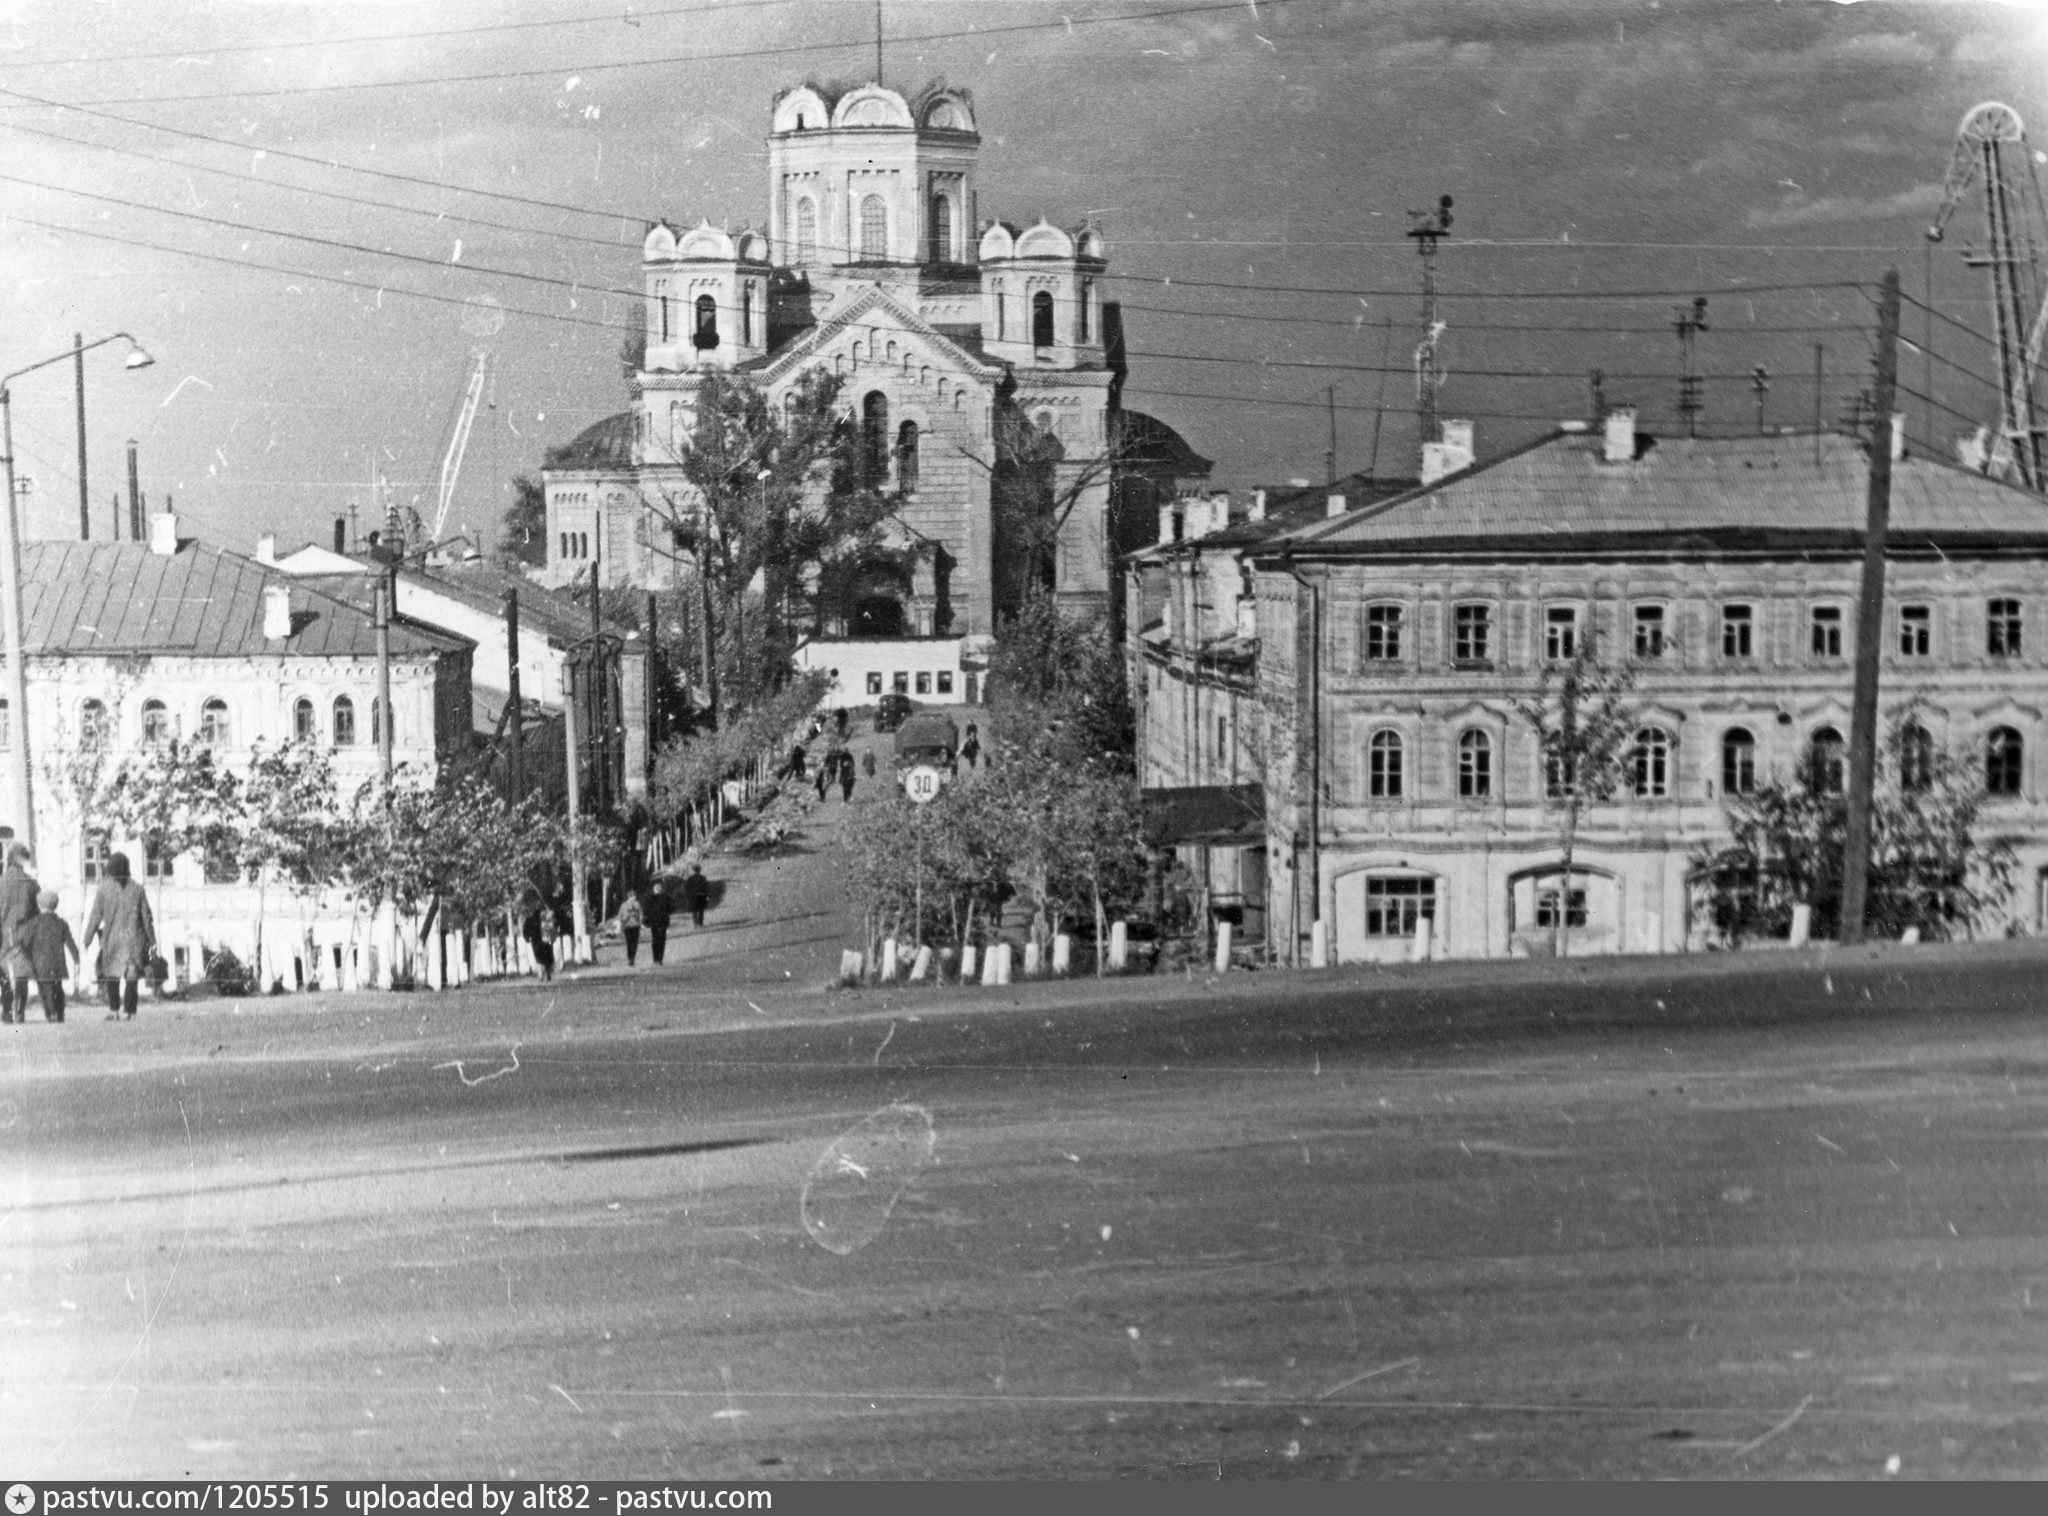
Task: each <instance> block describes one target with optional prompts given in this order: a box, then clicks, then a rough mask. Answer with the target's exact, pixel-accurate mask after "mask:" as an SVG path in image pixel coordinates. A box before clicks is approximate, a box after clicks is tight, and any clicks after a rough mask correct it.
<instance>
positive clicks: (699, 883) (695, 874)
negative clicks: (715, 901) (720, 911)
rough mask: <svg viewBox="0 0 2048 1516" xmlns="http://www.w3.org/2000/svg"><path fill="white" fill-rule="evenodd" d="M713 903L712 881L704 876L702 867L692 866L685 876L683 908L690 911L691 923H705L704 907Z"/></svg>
mask: <svg viewBox="0 0 2048 1516" xmlns="http://www.w3.org/2000/svg"><path fill="white" fill-rule="evenodd" d="M710 903H711V881H710V880H709V879H706V878H705V877H704V870H703V869H702V868H692V869H691V870H690V872H689V873H688V874H687V875H685V876H684V878H683V909H685V910H687V911H688V912H689V913H690V924H691V925H693V926H702V925H703V924H704V907H705V906H707V905H709V904H710Z"/></svg>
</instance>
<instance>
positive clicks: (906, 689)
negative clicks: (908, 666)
mask: <svg viewBox="0 0 2048 1516" xmlns="http://www.w3.org/2000/svg"><path fill="white" fill-rule="evenodd" d="M889 682H890V684H891V685H892V686H893V687H894V688H895V691H896V693H897V694H899V695H907V694H909V693H910V674H909V672H908V671H907V670H906V671H904V672H901V673H898V674H896V675H895V676H894V677H892V678H891V679H890V681H889Z"/></svg>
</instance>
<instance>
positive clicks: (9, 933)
mask: <svg viewBox="0 0 2048 1516" xmlns="http://www.w3.org/2000/svg"><path fill="white" fill-rule="evenodd" d="M33 861H34V860H33V859H32V858H31V857H30V856H29V851H28V845H27V844H26V843H21V842H17V843H15V844H14V845H13V846H11V847H9V848H8V849H7V868H6V870H5V871H4V872H0V964H4V962H5V960H6V958H7V956H8V950H9V948H10V947H11V946H12V945H13V942H14V934H15V933H16V932H17V931H19V930H20V929H21V928H22V927H23V926H25V925H26V924H27V923H28V922H29V921H30V920H31V919H32V918H33V917H34V916H35V913H36V895H37V894H38V893H39V892H40V891H41V889H42V886H41V885H39V884H37V883H36V881H35V879H34V877H33V876H31V875H30V873H29V871H28V866H29V864H30V863H32V862H33ZM16 1019H17V1017H16V1016H15V1005H14V976H13V975H12V974H9V973H5V972H0V1023H4V1022H9V1021H14V1020H16ZM18 1019H19V1020H21V1021H23V1022H26V1021H27V1020H28V1001H27V1000H26V999H24V1000H23V1001H22V1003H21V1014H20V1017H19V1018H18Z"/></svg>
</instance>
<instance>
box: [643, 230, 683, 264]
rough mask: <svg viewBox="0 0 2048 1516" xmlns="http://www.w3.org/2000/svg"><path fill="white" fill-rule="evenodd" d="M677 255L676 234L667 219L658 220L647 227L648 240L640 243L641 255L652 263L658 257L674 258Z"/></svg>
mask: <svg viewBox="0 0 2048 1516" xmlns="http://www.w3.org/2000/svg"><path fill="white" fill-rule="evenodd" d="M675 255H676V234H675V231H674V229H673V228H672V227H670V226H669V224H668V223H667V222H666V221H657V222H655V223H654V225H652V226H650V227H649V228H648V229H647V240H646V241H645V242H643V243H642V244H641V245H640V256H641V257H642V258H644V259H646V260H647V261H648V262H650V263H652V262H653V261H654V260H655V259H657V258H673V257H674V256H675Z"/></svg>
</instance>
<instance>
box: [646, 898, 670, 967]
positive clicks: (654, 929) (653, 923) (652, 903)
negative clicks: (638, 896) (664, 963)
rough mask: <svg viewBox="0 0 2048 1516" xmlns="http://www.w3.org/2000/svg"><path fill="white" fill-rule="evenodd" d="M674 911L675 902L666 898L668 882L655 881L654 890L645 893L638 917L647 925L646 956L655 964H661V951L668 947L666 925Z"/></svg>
mask: <svg viewBox="0 0 2048 1516" xmlns="http://www.w3.org/2000/svg"><path fill="white" fill-rule="evenodd" d="M675 910H676V908H675V902H673V901H672V900H670V899H669V898H668V881H667V880H666V879H657V880H655V881H654V888H653V889H651V890H649V891H648V892H647V901H646V903H645V904H644V905H642V906H641V908H640V915H641V919H642V920H643V921H645V922H646V924H647V952H648V956H649V957H651V958H652V959H653V960H654V961H655V962H656V963H660V962H661V954H662V950H663V949H664V948H666V947H667V946H668V923H669V919H670V918H671V917H672V916H674V915H675Z"/></svg>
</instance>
